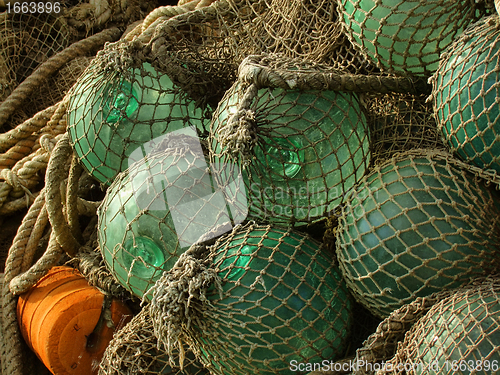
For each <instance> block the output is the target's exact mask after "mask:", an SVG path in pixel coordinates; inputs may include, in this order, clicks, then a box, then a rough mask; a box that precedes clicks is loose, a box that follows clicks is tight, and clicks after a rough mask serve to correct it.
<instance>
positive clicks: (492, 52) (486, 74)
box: [432, 17, 500, 172]
mask: <svg viewBox="0 0 500 375" xmlns="http://www.w3.org/2000/svg"><path fill="white" fill-rule="evenodd" d="M496 22H497V17H491V18H488V19H485V20H483V21H480V22H478V23H477V24H475V25H472V26H471V27H470V28H468V29H467V30H466V31H465V32H464V34H463V36H462V37H461V38H459V39H458V40H457V41H456V42H455V43H453V44H452V45H451V46H450V47H449V49H448V50H447V51H446V54H443V57H442V59H441V63H440V66H439V69H438V70H437V72H436V74H435V75H434V76H433V78H432V86H433V98H434V112H435V114H436V117H437V119H438V123H439V126H440V128H441V131H442V133H443V136H444V138H445V139H446V141H447V143H448V146H449V147H450V148H451V150H452V152H454V153H455V154H456V155H457V156H458V157H460V158H461V159H463V160H465V161H467V162H469V163H471V164H474V165H476V166H478V167H480V168H484V169H494V170H496V171H497V172H500V142H499V138H500V111H499V108H498V100H499V99H498V98H499V97H500V95H499V89H498V85H499V72H498V64H499V61H500V59H499V56H500V32H499V30H498V28H497V26H496Z"/></svg>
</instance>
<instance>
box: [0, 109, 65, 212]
mask: <svg viewBox="0 0 500 375" xmlns="http://www.w3.org/2000/svg"><path fill="white" fill-rule="evenodd" d="M66 107H67V102H66V101H62V102H59V103H58V104H56V105H55V106H53V107H52V108H53V109H54V110H51V113H52V116H51V117H50V120H48V121H46V120H43V121H42V122H40V123H39V124H38V125H37V126H38V127H43V128H42V129H41V130H40V129H38V127H37V129H38V131H39V132H41V135H40V136H39V139H38V142H36V145H38V146H37V147H35V146H33V149H35V148H36V151H34V152H33V151H32V153H31V154H29V155H27V156H25V157H23V158H22V159H21V160H19V161H18V162H17V163H16V164H15V165H14V167H12V169H8V168H6V169H1V170H0V178H1V179H4V180H5V182H0V209H1V208H2V207H3V205H4V204H7V200H8V198H9V197H10V196H13V197H20V196H24V195H26V201H27V202H28V204H29V202H30V200H31V201H32V199H30V198H31V197H32V194H31V193H30V189H31V188H33V187H35V186H36V185H37V184H38V183H39V180H40V175H41V174H40V171H42V170H44V169H45V168H46V167H47V163H48V161H49V158H50V153H51V151H52V150H53V148H54V146H55V142H56V140H57V136H56V135H58V134H61V133H63V132H64V131H65V129H66V120H65V117H64V114H65V111H66ZM40 113H42V112H40ZM40 113H39V114H40ZM36 117H37V116H35V117H34V118H36ZM25 123H26V122H25ZM19 134H23V133H22V132H21V133H19ZM24 134H26V133H24ZM54 136H56V139H54ZM11 208H13V207H11Z"/></svg>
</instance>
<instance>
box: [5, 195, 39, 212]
mask: <svg viewBox="0 0 500 375" xmlns="http://www.w3.org/2000/svg"><path fill="white" fill-rule="evenodd" d="M39 194H40V192H36V193H33V194H31V195H25V196H24V197H21V198H17V199H14V200H12V201H10V202H7V203H5V204H4V205H3V206H2V207H1V208H0V216H7V215H11V214H13V213H14V212H17V211H19V210H22V209H25V208H28V207H29V206H31V205H32V204H33V202H34V201H35V199H36V197H38V195H39Z"/></svg>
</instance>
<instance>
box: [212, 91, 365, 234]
mask: <svg viewBox="0 0 500 375" xmlns="http://www.w3.org/2000/svg"><path fill="white" fill-rule="evenodd" d="M243 94H244V90H242V89H241V87H240V85H239V84H238V83H237V84H235V85H234V86H233V88H232V89H231V90H229V91H228V92H227V93H226V96H225V97H224V99H223V100H222V101H221V102H220V104H219V107H218V109H217V110H216V112H215V114H214V117H213V121H212V125H211V134H210V139H211V142H210V147H211V161H212V162H213V163H214V164H216V165H217V164H219V163H222V164H224V163H227V162H229V161H230V162H233V161H234V160H233V159H229V158H228V157H227V155H226V151H227V147H226V146H225V145H224V143H223V135H222V130H221V129H224V128H225V127H226V125H227V123H228V120H229V119H230V118H231V117H232V115H234V114H235V113H236V111H237V105H238V103H239V102H240V101H241V100H242V96H243ZM251 107H252V110H253V111H254V112H255V121H254V122H255V123H254V125H253V126H255V129H256V133H257V135H256V138H257V141H256V144H255V145H254V146H253V147H252V149H251V151H250V152H251V157H250V159H251V160H250V161H249V163H248V165H246V164H245V163H244V161H243V159H242V158H241V157H239V159H237V160H236V161H235V163H238V165H239V167H240V168H241V173H242V175H243V178H244V180H245V187H246V192H247V196H246V197H244V198H243V201H244V202H241V204H244V203H245V202H248V206H249V216H250V217H253V218H257V219H260V220H262V219H263V220H269V221H270V222H273V223H281V224H288V223H290V222H294V223H295V224H296V225H303V224H306V223H308V222H313V221H315V220H318V219H319V218H321V217H323V216H324V215H325V214H327V213H328V212H331V211H333V210H334V209H335V207H337V206H338V205H339V204H340V203H341V201H342V200H343V197H344V195H345V193H346V192H347V191H348V190H349V189H350V188H352V186H354V184H355V183H356V182H357V181H358V180H359V179H360V178H361V176H363V174H364V173H365V170H366V168H367V166H368V164H369V161H370V151H369V130H368V128H367V124H366V119H365V117H364V115H363V113H362V112H361V109H360V105H359V102H358V99H357V97H356V95H355V94H348V93H341V92H334V91H324V92H319V91H304V92H299V91H285V90H282V89H260V90H258V92H257V96H256V98H255V99H254V103H253V104H252V106H251ZM232 198H233V199H235V200H240V201H241V200H242V197H236V196H233V197H232Z"/></svg>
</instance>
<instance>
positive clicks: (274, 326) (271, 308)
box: [196, 225, 352, 375]
mask: <svg viewBox="0 0 500 375" xmlns="http://www.w3.org/2000/svg"><path fill="white" fill-rule="evenodd" d="M214 254H215V255H214V260H213V262H214V267H215V270H216V271H217V273H218V275H219V276H220V277H221V279H222V288H223V296H222V298H221V297H220V296H219V294H218V293H215V294H214V295H211V296H210V297H209V299H210V301H211V304H212V305H213V307H214V311H217V312H218V314H217V315H216V317H214V321H213V322H210V324H211V326H214V327H217V335H218V337H219V338H218V339H217V342H212V341H211V340H210V339H208V338H205V337H204V334H203V332H200V336H199V337H196V340H198V341H199V346H200V348H201V350H202V352H203V353H204V354H203V355H202V356H201V358H200V360H201V362H202V363H205V365H207V364H208V362H211V361H212V358H213V356H216V357H217V358H218V360H217V361H214V362H212V364H213V365H214V366H215V367H216V372H215V373H218V374H228V375H229V374H231V375H234V374H249V373H252V374H253V373H259V374H263V375H267V374H275V373H280V374H281V373H288V370H289V368H290V363H293V361H296V362H321V361H322V360H324V359H328V360H335V358H338V357H339V356H341V355H342V353H343V351H344V349H345V345H346V343H347V342H346V339H347V337H348V334H349V331H350V325H351V323H352V318H351V313H352V303H351V301H350V296H349V293H348V292H347V289H346V286H345V284H344V282H343V281H342V278H341V276H340V272H339V270H338V269H337V267H336V266H335V265H334V264H333V262H332V261H331V258H330V257H329V255H328V253H327V251H326V250H324V249H323V248H320V244H319V243H317V242H316V241H314V240H312V239H310V238H308V237H306V236H304V235H302V234H300V233H298V232H292V231H287V230H286V229H280V228H277V227H273V228H269V227H265V226H258V225H253V226H252V227H247V228H242V229H241V230H240V231H238V232H237V234H236V235H235V236H234V237H232V238H230V239H227V240H225V241H224V242H222V243H220V244H219V245H218V246H217V248H216V249H215V250H214Z"/></svg>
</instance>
